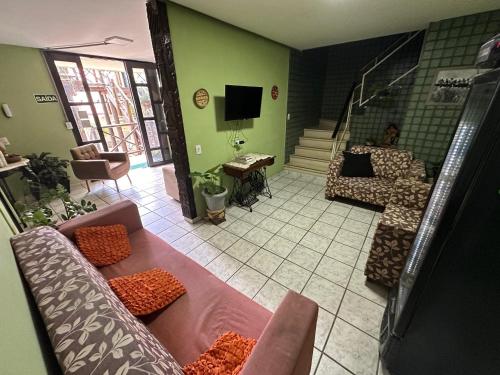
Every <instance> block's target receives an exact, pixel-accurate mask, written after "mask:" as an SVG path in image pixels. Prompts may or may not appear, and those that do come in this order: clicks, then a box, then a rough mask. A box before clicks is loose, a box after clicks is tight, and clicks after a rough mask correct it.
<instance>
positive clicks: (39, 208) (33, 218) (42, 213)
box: [16, 185, 97, 227]
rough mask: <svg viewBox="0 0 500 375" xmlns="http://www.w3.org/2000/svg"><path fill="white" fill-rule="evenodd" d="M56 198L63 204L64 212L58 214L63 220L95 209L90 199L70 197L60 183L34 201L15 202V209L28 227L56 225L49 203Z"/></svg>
mask: <svg viewBox="0 0 500 375" xmlns="http://www.w3.org/2000/svg"><path fill="white" fill-rule="evenodd" d="M58 199H59V200H60V201H61V202H62V204H63V206H64V211H65V213H64V214H61V215H60V216H61V219H62V220H64V221H66V220H70V219H73V218H75V217H77V216H81V215H85V214H86V213H89V212H92V211H96V210H97V206H96V205H95V203H93V202H91V201H86V200H84V199H82V200H81V201H80V202H76V201H74V200H73V199H71V197H70V195H69V194H68V192H67V191H66V189H65V188H64V187H63V186H62V185H57V186H56V188H55V189H50V190H48V191H47V192H45V193H43V194H42V196H41V198H40V199H39V200H37V201H35V202H32V203H28V204H24V203H20V202H17V203H16V209H17V211H18V212H19V213H20V216H21V220H22V221H23V222H24V223H25V224H27V225H28V226H29V227H39V226H43V225H48V226H51V227H56V224H57V218H56V219H54V216H55V213H54V211H53V210H52V208H51V207H50V203H51V202H53V201H55V200H58Z"/></svg>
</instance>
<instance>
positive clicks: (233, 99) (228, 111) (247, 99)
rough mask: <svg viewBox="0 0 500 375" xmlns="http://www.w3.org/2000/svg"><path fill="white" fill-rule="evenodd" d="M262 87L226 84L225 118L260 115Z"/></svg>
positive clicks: (240, 118)
mask: <svg viewBox="0 0 500 375" xmlns="http://www.w3.org/2000/svg"><path fill="white" fill-rule="evenodd" d="M261 102H262V87H251V86H233V85H226V100H225V120H226V121H231V120H244V119H249V118H256V117H260V104H261Z"/></svg>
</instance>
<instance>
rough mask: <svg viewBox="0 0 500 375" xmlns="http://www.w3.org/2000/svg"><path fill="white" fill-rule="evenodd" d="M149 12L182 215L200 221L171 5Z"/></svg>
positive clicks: (154, 5) (151, 4)
mask: <svg viewBox="0 0 500 375" xmlns="http://www.w3.org/2000/svg"><path fill="white" fill-rule="evenodd" d="M146 9H147V13H148V22H149V31H150V33H151V42H152V44H153V50H154V54H155V60H156V66H157V69H158V74H159V76H160V80H161V83H162V92H161V96H162V99H163V111H164V112H165V118H166V120H167V126H168V137H169V139H170V147H171V149H172V159H173V161H174V165H175V176H176V177H177V184H178V186H179V197H180V201H181V206H182V214H183V215H184V216H185V217H187V218H190V219H194V218H195V217H196V206H195V203H194V192H193V185H192V182H191V178H190V177H189V173H190V170H189V160H188V153H187V146H186V136H185V134H184V122H183V120H182V112H181V105H180V99H179V88H178V86H177V78H176V73H175V64H174V51H173V49H172V38H171V34H170V27H169V23H168V15H167V4H166V3H164V2H163V1H158V0H149V1H148V2H147V4H146Z"/></svg>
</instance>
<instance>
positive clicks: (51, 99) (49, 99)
mask: <svg viewBox="0 0 500 375" xmlns="http://www.w3.org/2000/svg"><path fill="white" fill-rule="evenodd" d="M33 96H34V97H35V101H36V102H37V103H38V104H43V103H57V96H56V95H52V94H34V95H33Z"/></svg>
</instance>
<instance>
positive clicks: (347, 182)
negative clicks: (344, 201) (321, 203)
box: [335, 176, 394, 206]
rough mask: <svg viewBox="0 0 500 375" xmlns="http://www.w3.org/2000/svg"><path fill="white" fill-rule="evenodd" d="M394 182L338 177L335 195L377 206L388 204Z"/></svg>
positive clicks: (379, 179)
mask: <svg viewBox="0 0 500 375" xmlns="http://www.w3.org/2000/svg"><path fill="white" fill-rule="evenodd" d="M393 185H394V182H393V181H392V180H389V179H387V178H379V177H342V176H340V177H338V178H337V182H336V184H335V194H336V195H340V196H342V197H345V198H350V199H356V200H358V201H362V202H367V203H371V204H375V205H379V206H385V205H386V204H387V203H388V202H389V198H390V196H391V191H392V186H393Z"/></svg>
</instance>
